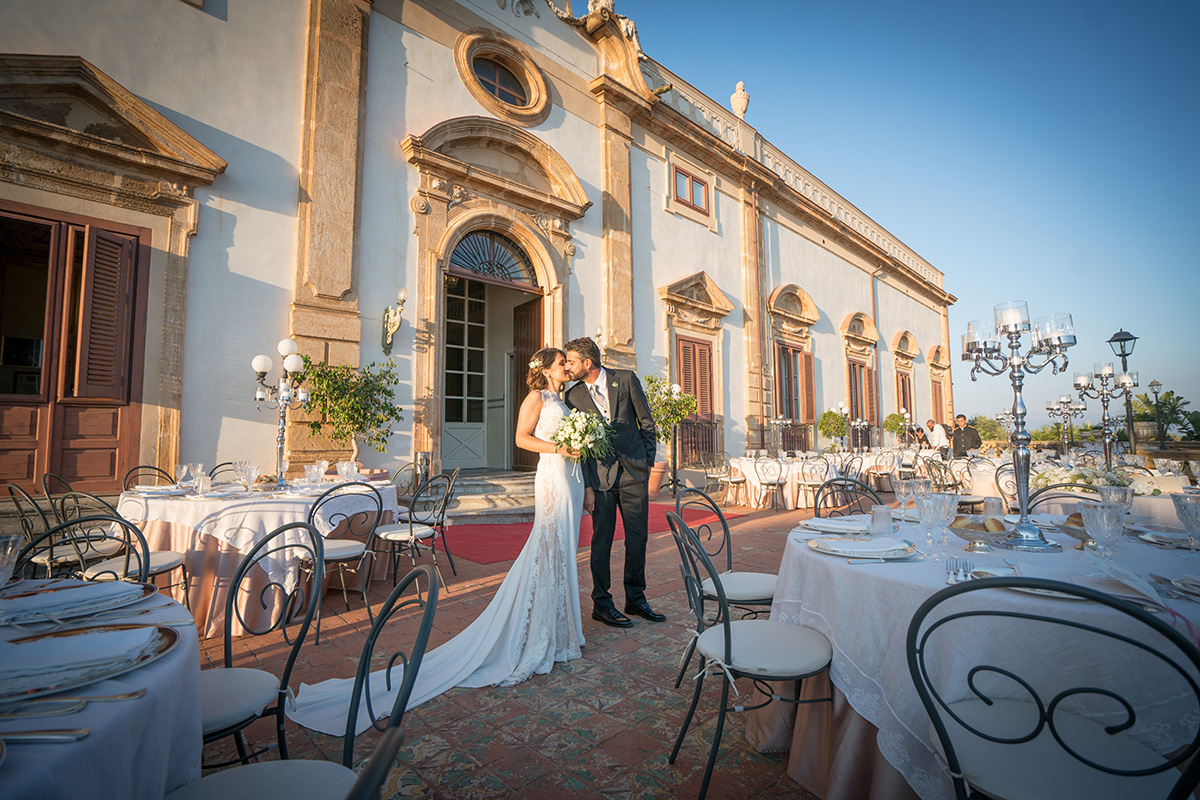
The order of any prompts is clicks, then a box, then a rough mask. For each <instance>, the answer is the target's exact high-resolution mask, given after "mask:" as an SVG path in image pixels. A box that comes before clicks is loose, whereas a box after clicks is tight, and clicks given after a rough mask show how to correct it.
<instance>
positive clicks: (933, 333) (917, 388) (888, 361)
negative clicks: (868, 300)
mask: <svg viewBox="0 0 1200 800" xmlns="http://www.w3.org/2000/svg"><path fill="white" fill-rule="evenodd" d="M877 325H878V328H879V338H880V343H879V346H880V350H879V361H880V372H881V373H882V377H881V379H880V385H881V386H882V387H883V405H882V408H883V416H887V415H888V414H890V413H892V412H893V411H897V410H898V409H897V407H896V359H895V356H894V354H893V352H892V341H893V339H895V338H896V334H897V333H899V332H900V331H902V330H908V331H911V332H912V334H913V337H914V338H915V339H916V340H917V347H918V349H919V350H920V351H921V355H920V356H918V357H917V358H916V359H915V360H914V361H913V408H910V409H909V411H910V412H912V414H913V418H914V419H919V420H920V422H921V424H924V423H925V420H927V419H929V418H930V416H931V412H932V410H933V409H932V405H931V404H932V402H933V397H932V395H933V391H932V389H930V385H929V361H928V356H929V351H930V350H932V349H933V347H934V345H936V344H939V343H941V341H942V317H941V314H939V313H938V312H937V311H936V310H935V309H931V308H929V306H927V305H925V304H924V303H921V302H920V301H919V300H917V299H915V298H913V297H910V296H909V295H907V294H906V293H904V292H903V291H901V290H899V289H895V288H892V287H886V286H884V285H883V284H882V283H881V284H880V285H879V321H878V323H877ZM881 419H882V417H881Z"/></svg>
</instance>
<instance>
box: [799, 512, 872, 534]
mask: <svg viewBox="0 0 1200 800" xmlns="http://www.w3.org/2000/svg"><path fill="white" fill-rule="evenodd" d="M804 524H805V525H807V526H808V527H809V528H811V529H812V530H814V531H825V532H827V533H866V532H867V531H868V530H870V528H871V516H870V515H869V514H853V515H851V516H848V517H814V518H813V519H810V520H805V522H804Z"/></svg>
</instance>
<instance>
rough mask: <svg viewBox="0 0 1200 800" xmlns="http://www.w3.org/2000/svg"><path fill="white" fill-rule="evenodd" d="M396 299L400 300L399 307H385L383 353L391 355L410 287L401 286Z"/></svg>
mask: <svg viewBox="0 0 1200 800" xmlns="http://www.w3.org/2000/svg"><path fill="white" fill-rule="evenodd" d="M396 299H397V300H398V301H399V306H398V307H393V306H388V307H386V308H385V309H383V341H382V345H383V354H384V355H385V356H390V355H391V354H392V337H393V336H395V335H396V331H398V330H400V320H401V317H402V315H403V314H404V304H405V303H407V302H408V289H407V288H405V287H401V288H400V291H399V292H397V293H396Z"/></svg>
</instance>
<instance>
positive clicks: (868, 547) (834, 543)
mask: <svg viewBox="0 0 1200 800" xmlns="http://www.w3.org/2000/svg"><path fill="white" fill-rule="evenodd" d="M819 541H821V542H825V543H827V546H828V548H829V549H830V550H836V551H838V552H839V553H854V554H855V555H859V554H861V555H878V554H880V553H890V552H892V551H894V550H903V549H905V548H906V547H907V545H905V544H904V543H903V542H898V541H896V540H895V539H893V538H891V537H890V536H885V537H883V538H881V539H821V540H819Z"/></svg>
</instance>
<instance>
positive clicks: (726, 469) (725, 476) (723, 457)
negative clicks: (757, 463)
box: [715, 452, 746, 505]
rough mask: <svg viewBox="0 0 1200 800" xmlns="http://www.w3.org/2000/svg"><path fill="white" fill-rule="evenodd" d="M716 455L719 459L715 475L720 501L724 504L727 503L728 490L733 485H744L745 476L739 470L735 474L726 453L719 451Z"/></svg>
mask: <svg viewBox="0 0 1200 800" xmlns="http://www.w3.org/2000/svg"><path fill="white" fill-rule="evenodd" d="M717 457H718V459H719V467H718V472H717V473H716V476H715V477H716V479H717V482H718V483H719V484H720V486H721V503H722V505H724V504H726V503H728V501H729V492H730V491H731V490H732V489H733V487H735V486H745V485H746V476H745V475H743V474H742V473H741V471H740V470H739V471H738V473H737V474H736V475H735V474H734V472H733V462H731V461H730V460H729V454H728V453H725V452H721V453H720V454H718V456H717Z"/></svg>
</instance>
